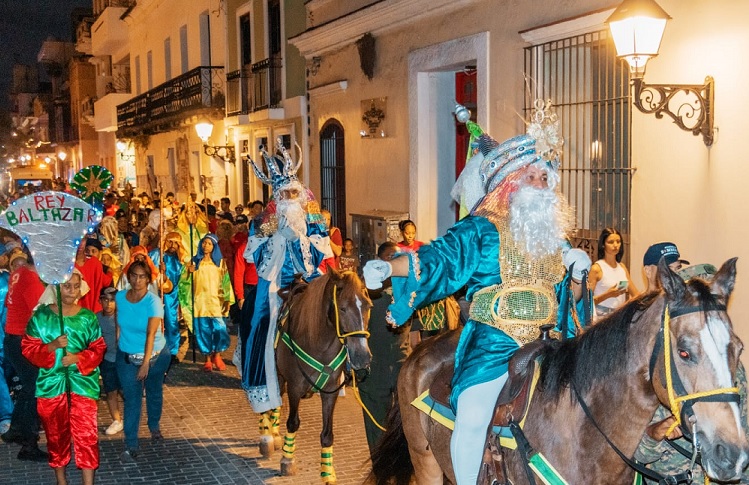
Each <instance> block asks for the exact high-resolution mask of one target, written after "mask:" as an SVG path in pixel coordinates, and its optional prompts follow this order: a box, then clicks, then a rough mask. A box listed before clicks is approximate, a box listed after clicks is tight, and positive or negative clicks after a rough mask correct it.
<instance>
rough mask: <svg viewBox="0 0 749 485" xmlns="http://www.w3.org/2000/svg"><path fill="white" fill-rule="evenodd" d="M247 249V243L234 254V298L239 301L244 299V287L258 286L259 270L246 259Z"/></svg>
mask: <svg viewBox="0 0 749 485" xmlns="http://www.w3.org/2000/svg"><path fill="white" fill-rule="evenodd" d="M246 248H247V241H245V242H244V243H242V245H241V246H239V250H238V251H237V252H236V253H235V254H234V274H233V275H232V280H231V282H232V286H233V287H234V296H236V297H237V300H241V299H243V298H244V285H256V284H257V270H256V269H255V265H254V264H252V263H248V262H247V261H245V259H244V250H245V249H246Z"/></svg>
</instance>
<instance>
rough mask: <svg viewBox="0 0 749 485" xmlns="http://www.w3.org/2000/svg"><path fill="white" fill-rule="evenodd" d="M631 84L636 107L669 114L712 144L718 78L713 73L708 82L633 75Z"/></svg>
mask: <svg viewBox="0 0 749 485" xmlns="http://www.w3.org/2000/svg"><path fill="white" fill-rule="evenodd" d="M632 85H633V86H634V96H633V100H632V102H633V104H634V105H635V106H637V109H639V110H640V111H642V112H643V113H648V114H651V113H652V114H655V117H656V118H663V115H664V114H666V115H668V116H670V117H671V119H673V120H674V123H676V125H677V126H678V127H679V128H681V129H682V130H685V131H691V132H692V134H693V135H695V136H698V135H700V134H701V135H702V139H703V141H704V142H705V145H706V146H711V145H712V144H713V133H714V127H713V121H714V112H713V110H714V106H713V104H714V99H713V97H714V93H715V81H714V80H713V78H712V77H711V76H707V77H706V78H705V84H646V83H645V82H644V81H643V80H642V79H633V80H632Z"/></svg>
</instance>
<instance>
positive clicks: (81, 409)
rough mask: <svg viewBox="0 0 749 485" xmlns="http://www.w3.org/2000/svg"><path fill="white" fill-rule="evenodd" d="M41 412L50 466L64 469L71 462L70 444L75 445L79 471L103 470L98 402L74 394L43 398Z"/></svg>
mask: <svg viewBox="0 0 749 485" xmlns="http://www.w3.org/2000/svg"><path fill="white" fill-rule="evenodd" d="M37 410H38V411H39V418H40V419H41V422H42V426H43V427H44V433H45V435H46V437H47V452H48V453H49V466H51V467H52V468H62V467H64V466H67V464H68V463H70V441H71V438H72V440H73V442H74V443H75V464H76V466H77V467H78V468H82V469H86V470H96V469H97V468H99V430H98V429H97V427H96V424H97V423H96V418H97V405H96V399H91V398H89V397H83V396H79V395H78V394H71V395H70V401H68V398H67V396H66V395H64V394H62V395H59V396H55V397H51V398H41V397H40V398H39V399H38V400H37Z"/></svg>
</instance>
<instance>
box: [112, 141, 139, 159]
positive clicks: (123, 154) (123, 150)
mask: <svg viewBox="0 0 749 485" xmlns="http://www.w3.org/2000/svg"><path fill="white" fill-rule="evenodd" d="M115 145H116V146H117V151H118V152H119V153H120V160H122V161H123V162H132V161H133V160H135V154H134V153H128V152H127V149H128V147H129V146H130V144H129V143H126V142H124V141H122V140H117V143H116V144H115Z"/></svg>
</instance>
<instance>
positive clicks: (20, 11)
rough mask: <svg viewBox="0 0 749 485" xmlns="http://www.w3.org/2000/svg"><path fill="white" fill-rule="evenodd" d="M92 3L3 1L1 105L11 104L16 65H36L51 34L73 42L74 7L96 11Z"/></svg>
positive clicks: (79, 0) (0, 10)
mask: <svg viewBox="0 0 749 485" xmlns="http://www.w3.org/2000/svg"><path fill="white" fill-rule="evenodd" d="M93 3H94V2H93V1H92V0H0V96H2V99H0V106H6V105H7V97H8V96H7V92H8V87H9V83H10V76H11V68H12V66H13V64H14V63H16V62H20V63H24V64H36V56H37V54H38V53H39V49H40V48H41V46H42V42H43V41H44V40H45V39H46V38H47V37H49V36H50V35H52V36H54V37H56V38H58V39H60V40H67V41H70V40H72V37H73V34H72V32H73V26H72V25H71V21H70V14H71V12H72V10H73V8H76V7H85V8H89V9H90V8H92V6H93Z"/></svg>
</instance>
